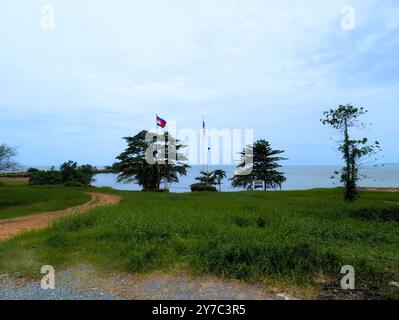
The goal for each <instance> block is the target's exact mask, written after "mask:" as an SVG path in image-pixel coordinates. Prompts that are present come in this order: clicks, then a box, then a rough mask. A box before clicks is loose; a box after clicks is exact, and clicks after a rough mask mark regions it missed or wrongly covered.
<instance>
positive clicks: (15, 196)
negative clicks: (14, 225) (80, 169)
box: [0, 184, 90, 220]
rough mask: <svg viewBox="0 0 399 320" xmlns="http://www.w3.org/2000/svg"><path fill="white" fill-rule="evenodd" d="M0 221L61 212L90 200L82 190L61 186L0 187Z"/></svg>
mask: <svg viewBox="0 0 399 320" xmlns="http://www.w3.org/2000/svg"><path fill="white" fill-rule="evenodd" d="M0 194H1V197H0V220H1V219H8V218H14V217H20V216H25V215H29V214H34V213H40V212H47V211H55V210H62V209H65V208H69V207H73V206H76V205H79V204H82V203H85V202H87V201H89V200H90V196H89V195H88V194H87V193H85V192H83V191H82V190H76V189H73V188H65V187H63V186H51V187H50V186H26V185H25V186H24V185H10V184H5V185H0Z"/></svg>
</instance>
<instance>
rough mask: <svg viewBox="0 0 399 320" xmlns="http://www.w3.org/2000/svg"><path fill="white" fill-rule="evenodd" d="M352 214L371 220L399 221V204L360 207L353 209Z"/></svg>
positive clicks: (355, 216)
mask: <svg viewBox="0 0 399 320" xmlns="http://www.w3.org/2000/svg"><path fill="white" fill-rule="evenodd" d="M351 216H352V217H354V218H358V219H364V220H369V221H371V220H376V221H399V205H397V206H389V207H367V208H358V209H355V210H352V212H351Z"/></svg>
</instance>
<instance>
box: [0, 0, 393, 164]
mask: <svg viewBox="0 0 399 320" xmlns="http://www.w3.org/2000/svg"><path fill="white" fill-rule="evenodd" d="M348 6H349V7H348ZM398 17H399V2H398V1H397V0H382V1H377V0H357V1H351V0H346V1H340V0H279V1H267V0H195V1H194V0H168V1H164V0H146V1H138V0H114V1H106V0H69V1H64V0H41V1H40V0H19V1H1V2H0V143H7V144H9V145H12V146H16V147H18V159H17V160H18V161H19V162H20V163H21V164H22V165H58V164H60V163H62V162H64V161H66V160H69V159H72V160H75V161H78V162H79V163H91V164H94V165H107V164H111V163H113V162H114V161H115V157H116V156H117V155H118V154H119V153H120V152H121V151H123V149H124V148H125V143H124V141H123V140H122V139H121V138H122V137H125V136H131V135H134V134H136V133H137V132H138V131H140V130H142V129H150V128H153V127H154V123H155V119H154V118H155V114H159V115H160V116H162V117H163V118H164V119H166V120H167V121H176V123H177V127H178V130H179V129H184V128H192V129H195V130H198V132H199V130H200V129H201V126H202V116H203V115H204V116H205V121H206V126H207V127H208V128H213V129H217V130H221V129H224V128H226V129H229V130H232V129H242V130H244V129H252V130H253V132H254V137H255V138H256V139H259V138H265V139H267V140H268V141H270V143H271V144H272V146H273V147H274V148H276V149H284V150H286V153H285V156H286V157H287V158H289V160H288V161H287V162H286V164H290V165H335V164H339V163H340V161H341V159H340V155H339V153H338V152H337V151H336V147H337V146H336V140H337V135H336V133H335V132H334V131H333V130H332V129H329V128H327V127H323V126H322V125H321V123H320V121H319V120H320V118H321V117H322V113H323V111H325V110H328V109H330V108H334V107H336V106H338V105H339V104H347V103H351V104H353V105H355V106H363V107H365V108H367V109H368V110H369V113H368V114H367V116H365V118H364V120H365V121H366V122H367V123H372V126H371V127H370V129H368V130H366V131H365V132H363V133H362V134H363V135H366V136H368V137H369V138H370V139H372V140H378V141H380V143H381V145H382V148H383V151H382V152H381V153H380V155H379V160H378V161H379V162H399V148H398V137H399V125H398V120H399V106H398V103H399V54H398V53H399V19H398Z"/></svg>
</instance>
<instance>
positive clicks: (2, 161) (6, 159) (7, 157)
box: [0, 144, 17, 172]
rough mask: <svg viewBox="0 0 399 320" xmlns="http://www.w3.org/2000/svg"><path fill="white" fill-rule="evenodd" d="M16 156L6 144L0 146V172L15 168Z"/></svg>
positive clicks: (14, 151) (12, 149)
mask: <svg viewBox="0 0 399 320" xmlns="http://www.w3.org/2000/svg"><path fill="white" fill-rule="evenodd" d="M16 155H17V151H16V149H15V148H13V147H10V146H8V145H6V144H0V172H5V171H10V170H14V169H16V168H17V163H16V161H15V160H14V158H15V156H16Z"/></svg>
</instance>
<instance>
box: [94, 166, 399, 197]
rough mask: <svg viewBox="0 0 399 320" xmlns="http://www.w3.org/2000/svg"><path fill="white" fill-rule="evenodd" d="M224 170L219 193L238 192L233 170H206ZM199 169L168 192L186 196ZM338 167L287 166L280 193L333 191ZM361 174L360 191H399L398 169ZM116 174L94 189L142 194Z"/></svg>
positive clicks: (100, 178) (105, 176) (99, 177)
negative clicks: (377, 189)
mask: <svg viewBox="0 0 399 320" xmlns="http://www.w3.org/2000/svg"><path fill="white" fill-rule="evenodd" d="M220 168H221V169H223V170H225V171H226V174H227V179H225V180H224V181H223V182H224V183H223V185H222V191H239V190H240V189H234V188H233V187H232V186H231V182H230V181H229V180H228V179H229V178H231V177H232V176H233V175H234V166H217V167H213V166H210V167H209V170H214V169H220ZM201 169H202V167H201V166H193V167H192V168H190V169H189V170H188V172H187V176H183V177H180V178H179V180H180V182H179V183H178V184H172V186H171V188H170V191H171V192H189V191H190V185H191V184H193V183H196V182H197V181H196V180H195V177H197V176H199V175H200V171H201ZM339 169H340V167H339V166H286V167H282V168H281V171H282V172H285V176H286V178H287V181H286V182H285V183H284V184H283V186H282V189H283V190H306V189H313V188H332V187H337V186H339V185H340V183H339V181H338V180H332V179H330V177H331V176H332V175H333V174H334V171H336V170H339ZM360 174H363V175H365V176H366V177H365V178H364V179H362V180H361V181H359V186H362V187H399V166H386V167H383V166H379V167H375V168H363V169H361V170H360ZM117 176H118V175H117V174H114V173H101V174H97V175H96V176H95V179H96V181H95V182H94V183H93V185H94V186H97V187H111V188H114V189H117V190H141V187H140V186H138V185H136V184H132V183H129V184H123V183H118V182H117Z"/></svg>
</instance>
